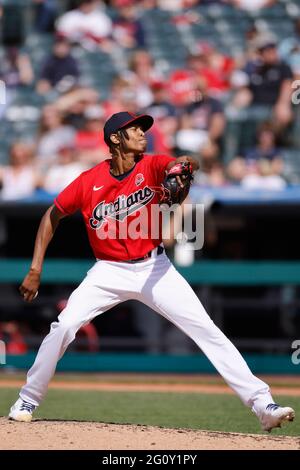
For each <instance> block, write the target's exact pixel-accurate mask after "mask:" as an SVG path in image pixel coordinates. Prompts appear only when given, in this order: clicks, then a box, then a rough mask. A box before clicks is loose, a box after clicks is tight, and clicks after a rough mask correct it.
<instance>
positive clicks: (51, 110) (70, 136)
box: [37, 105, 75, 171]
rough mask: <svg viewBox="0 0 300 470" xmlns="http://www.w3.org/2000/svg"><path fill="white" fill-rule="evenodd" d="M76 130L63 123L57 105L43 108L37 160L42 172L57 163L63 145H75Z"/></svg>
mask: <svg viewBox="0 0 300 470" xmlns="http://www.w3.org/2000/svg"><path fill="white" fill-rule="evenodd" d="M74 139H75V129H73V128H72V127H71V126H67V125H65V124H64V123H63V119H62V115H61V113H60V112H59V110H58V109H57V107H56V106H55V105H47V106H45V107H44V108H43V111H42V116H41V121H40V135H39V139H38V147H37V158H38V164H39V165H40V166H41V169H42V171H45V170H46V169H47V167H48V166H49V165H51V163H52V162H53V161H55V158H56V155H57V153H58V150H59V149H60V148H61V146H62V145H73V143H74Z"/></svg>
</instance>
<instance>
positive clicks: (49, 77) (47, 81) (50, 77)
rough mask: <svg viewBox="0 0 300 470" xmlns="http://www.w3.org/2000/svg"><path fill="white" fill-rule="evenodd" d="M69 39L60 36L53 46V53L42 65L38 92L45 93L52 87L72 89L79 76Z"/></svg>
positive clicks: (61, 89)
mask: <svg viewBox="0 0 300 470" xmlns="http://www.w3.org/2000/svg"><path fill="white" fill-rule="evenodd" d="M70 49H71V48H70V44H69V42H68V40H67V39H64V38H58V39H57V40H56V42H55V44H54V46H53V51H52V54H51V55H50V56H49V57H47V59H46V61H45V63H44V65H43V66H42V70H41V74H40V80H39V81H38V83H37V92H38V93H40V94H42V95H45V94H46V93H48V92H49V91H50V90H51V89H52V88H56V89H57V90H58V91H59V92H65V91H66V90H67V89H70V88H71V87H72V86H73V85H74V83H76V82H77V80H78V77H79V69H78V64H77V61H76V59H74V57H72V55H71V52H70Z"/></svg>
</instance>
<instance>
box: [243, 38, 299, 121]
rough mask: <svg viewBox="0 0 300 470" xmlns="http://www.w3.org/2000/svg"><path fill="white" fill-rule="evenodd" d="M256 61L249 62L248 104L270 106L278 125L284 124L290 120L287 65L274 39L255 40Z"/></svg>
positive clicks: (290, 72) (289, 79)
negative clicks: (281, 58)
mask: <svg viewBox="0 0 300 470" xmlns="http://www.w3.org/2000/svg"><path fill="white" fill-rule="evenodd" d="M257 50H258V53H259V60H258V61H256V62H252V63H248V64H247V66H246V72H247V73H248V75H249V90H250V92H251V105H261V106H267V107H270V106H271V107H273V114H274V119H275V122H276V124H277V126H278V128H282V127H286V126H287V125H288V124H289V123H290V122H291V120H292V109H291V91H292V88H291V84H292V82H291V79H292V76H293V75H292V71H291V69H290V67H289V66H288V65H287V64H285V63H284V62H282V61H281V60H280V59H279V56H278V52H277V47H276V43H275V41H274V39H273V38H272V37H269V36H262V37H261V38H259V39H258V40H257Z"/></svg>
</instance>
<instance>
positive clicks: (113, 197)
mask: <svg viewBox="0 0 300 470" xmlns="http://www.w3.org/2000/svg"><path fill="white" fill-rule="evenodd" d="M172 161H175V158H173V157H169V156H166V155H153V156H152V155H143V156H141V157H140V158H139V159H138V161H137V162H136V164H135V166H134V168H133V169H132V170H131V171H130V172H128V175H127V176H125V177H124V178H123V179H122V180H119V179H117V178H116V177H115V176H113V175H112V174H111V173H110V159H109V160H105V161H103V162H101V163H99V165H96V166H95V167H94V168H92V169H90V170H88V171H85V172H83V173H81V175H80V176H79V177H78V178H76V179H75V180H74V181H73V182H72V183H71V184H69V186H67V187H66V188H65V189H64V190H63V191H62V192H61V193H60V194H59V195H58V196H57V198H56V199H55V200H54V204H55V205H56V206H57V208H58V209H59V210H60V211H61V212H62V213H64V214H66V215H70V214H73V213H74V212H76V211H77V210H80V211H81V213H82V215H83V218H84V222H85V226H86V229H87V233H88V237H89V242H90V245H91V247H92V249H93V252H94V254H95V257H96V258H97V259H104V260H110V261H126V260H130V259H135V258H140V257H141V256H144V255H145V254H147V253H148V252H149V251H150V250H153V249H154V248H155V247H157V246H158V245H159V244H160V243H161V241H162V240H161V216H160V215H158V203H159V195H158V193H157V192H156V191H155V189H157V187H158V186H160V184H161V183H162V181H163V179H164V177H165V170H166V168H167V166H168V164H169V163H170V162H172Z"/></svg>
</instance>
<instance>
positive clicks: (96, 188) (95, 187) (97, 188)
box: [93, 185, 104, 191]
mask: <svg viewBox="0 0 300 470" xmlns="http://www.w3.org/2000/svg"><path fill="white" fill-rule="evenodd" d="M103 186H104V185H103ZM103 186H94V187H93V191H99V189H102V188H103Z"/></svg>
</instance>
